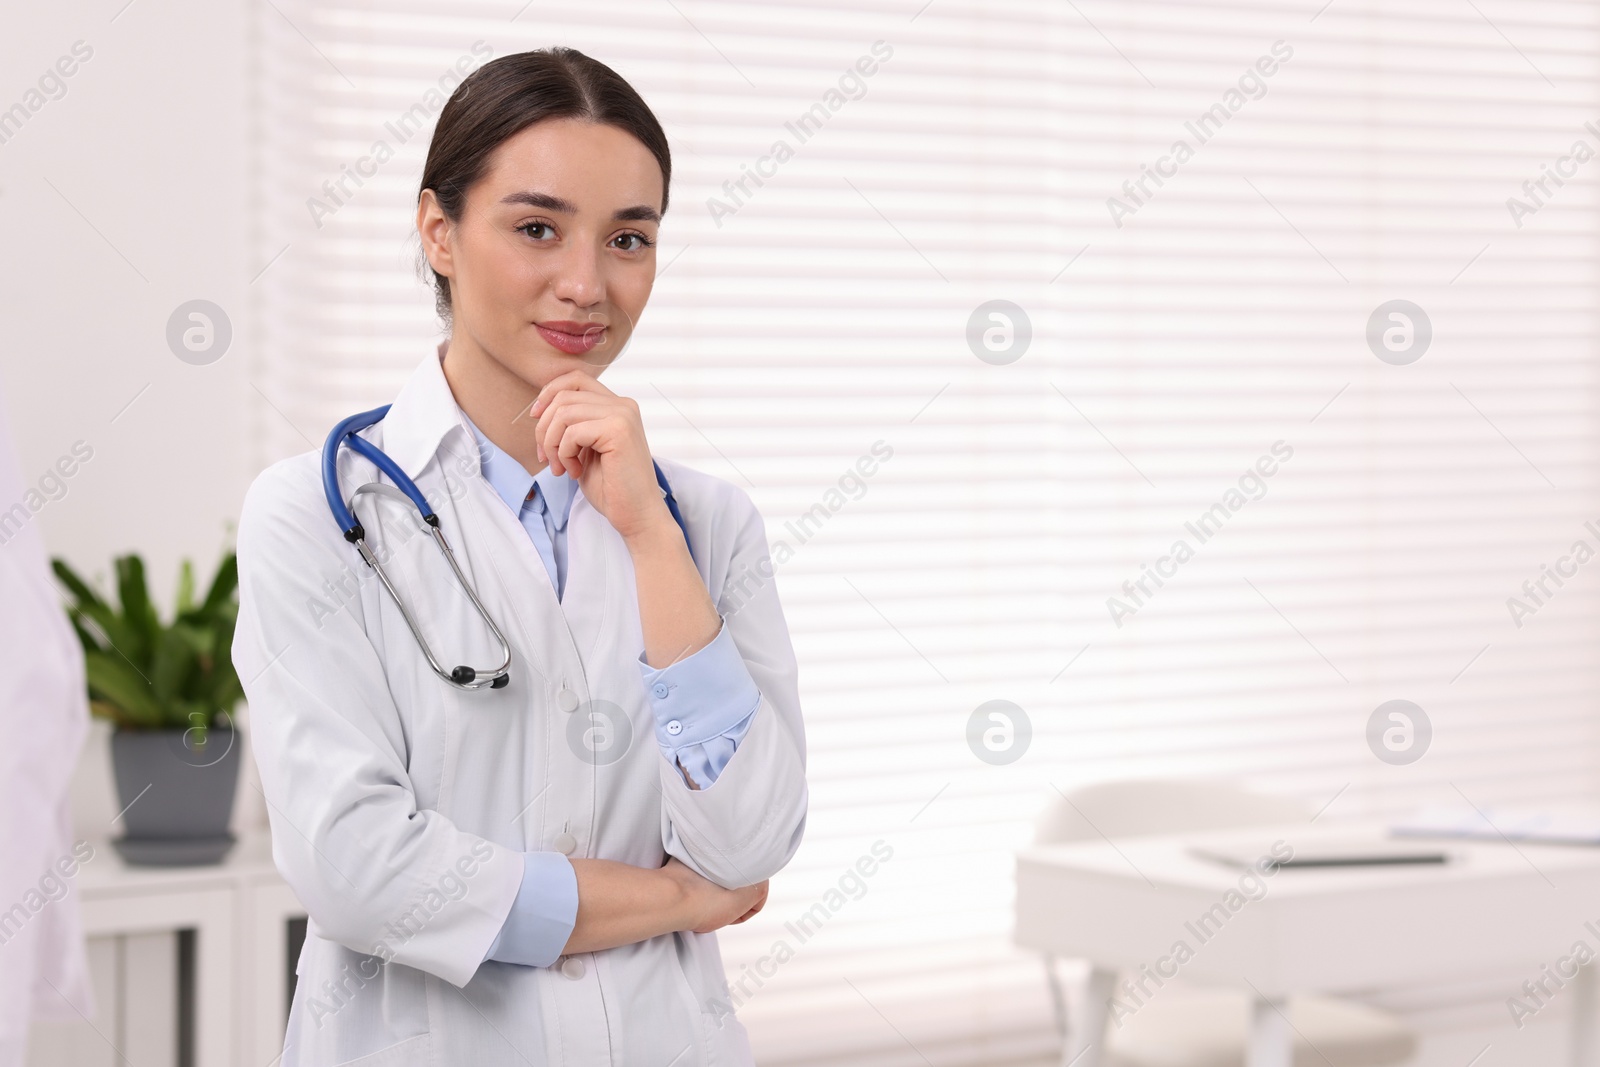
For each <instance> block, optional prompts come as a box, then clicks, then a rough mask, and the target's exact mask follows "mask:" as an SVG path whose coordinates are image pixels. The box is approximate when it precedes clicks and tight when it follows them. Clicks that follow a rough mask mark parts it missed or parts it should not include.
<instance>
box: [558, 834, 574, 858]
mask: <svg viewBox="0 0 1600 1067" xmlns="http://www.w3.org/2000/svg"><path fill="white" fill-rule="evenodd" d="M577 847H578V839H577V838H576V837H573V836H572V835H571V834H568V833H559V834H557V835H556V851H557V852H559V853H561V854H562V855H563V856H570V855H572V850H573V849H575V848H577Z"/></svg>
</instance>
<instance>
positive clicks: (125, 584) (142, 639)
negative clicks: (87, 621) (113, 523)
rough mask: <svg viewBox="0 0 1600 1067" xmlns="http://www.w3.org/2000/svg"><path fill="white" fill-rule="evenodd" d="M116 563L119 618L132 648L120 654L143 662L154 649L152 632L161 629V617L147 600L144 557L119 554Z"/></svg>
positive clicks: (154, 638)
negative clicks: (120, 614)
mask: <svg viewBox="0 0 1600 1067" xmlns="http://www.w3.org/2000/svg"><path fill="white" fill-rule="evenodd" d="M116 566H117V595H118V597H120V598H121V601H122V617H123V620H124V623H125V628H126V630H127V632H128V634H129V635H130V640H131V641H132V642H133V644H134V646H135V647H134V648H124V649H123V650H122V651H123V653H124V654H125V655H126V656H127V657H128V658H129V659H131V660H133V661H134V662H135V663H141V662H146V661H147V660H148V659H149V656H150V654H151V651H152V650H153V649H154V648H155V642H156V635H157V634H159V633H160V631H161V620H160V619H158V618H157V617H156V609H155V606H154V605H153V604H151V603H150V589H149V587H148V586H147V585H146V584H145V580H144V560H142V559H140V558H139V557H138V556H137V555H127V556H119V557H118V558H117V561H116Z"/></svg>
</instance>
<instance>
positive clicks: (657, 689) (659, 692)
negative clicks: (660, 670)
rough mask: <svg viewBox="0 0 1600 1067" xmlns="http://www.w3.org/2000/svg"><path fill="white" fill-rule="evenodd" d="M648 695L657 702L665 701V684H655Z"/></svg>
mask: <svg viewBox="0 0 1600 1067" xmlns="http://www.w3.org/2000/svg"><path fill="white" fill-rule="evenodd" d="M650 695H651V696H653V697H655V698H656V699H657V700H665V699H667V686H666V683H665V682H657V683H656V684H655V685H652V686H651V687H650Z"/></svg>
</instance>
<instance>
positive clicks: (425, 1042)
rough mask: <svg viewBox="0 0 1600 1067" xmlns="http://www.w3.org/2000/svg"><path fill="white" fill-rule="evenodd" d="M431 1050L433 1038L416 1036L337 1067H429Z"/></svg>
mask: <svg viewBox="0 0 1600 1067" xmlns="http://www.w3.org/2000/svg"><path fill="white" fill-rule="evenodd" d="M432 1050H433V1038H432V1037H431V1036H429V1035H428V1034H418V1035H417V1036H416V1037H408V1038H406V1040H404V1041H402V1042H400V1043H399V1044H398V1045H390V1046H389V1047H388V1048H385V1049H379V1050H378V1051H377V1052H374V1053H371V1054H370V1055H367V1056H361V1057H359V1058H358V1059H353V1060H345V1061H344V1062H343V1063H340V1064H338V1065H337V1067H429V1064H430V1062H431V1061H432V1059H433V1051H432Z"/></svg>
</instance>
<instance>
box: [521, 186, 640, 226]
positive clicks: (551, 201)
mask: <svg viewBox="0 0 1600 1067" xmlns="http://www.w3.org/2000/svg"><path fill="white" fill-rule="evenodd" d="M500 202H501V203H502V204H526V205H527V206H529V207H540V208H544V209H545V210H546V211H560V212H563V213H565V214H568V215H575V214H577V212H578V206H577V205H576V204H574V203H573V202H572V201H570V200H564V199H562V198H561V197H559V196H552V195H550V194H549V193H534V192H518V193H507V194H506V195H505V196H503V197H501V198H500ZM611 217H612V219H613V220H615V221H618V222H660V221H661V212H659V211H657V210H656V209H655V208H653V207H649V206H647V205H645V204H635V205H634V206H633V207H625V208H622V209H620V210H619V211H618V212H617V213H616V214H615V215H612V216H611Z"/></svg>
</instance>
